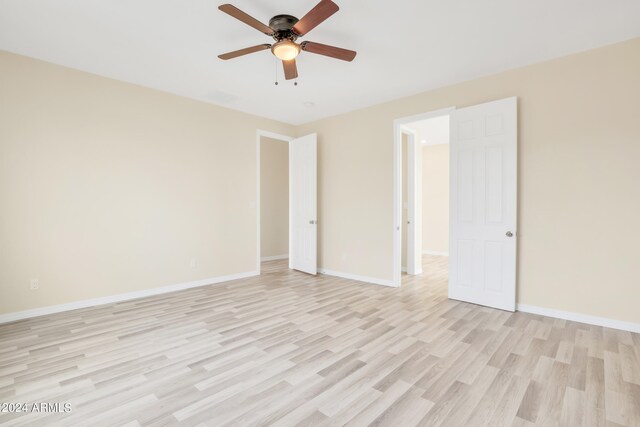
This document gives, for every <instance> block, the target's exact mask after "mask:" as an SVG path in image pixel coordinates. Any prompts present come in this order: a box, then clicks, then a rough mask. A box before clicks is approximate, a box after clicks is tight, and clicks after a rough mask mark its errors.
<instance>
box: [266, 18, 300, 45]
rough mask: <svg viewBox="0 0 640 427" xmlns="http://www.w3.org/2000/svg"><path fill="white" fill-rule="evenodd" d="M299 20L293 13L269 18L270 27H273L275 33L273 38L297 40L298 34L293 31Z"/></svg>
mask: <svg viewBox="0 0 640 427" xmlns="http://www.w3.org/2000/svg"><path fill="white" fill-rule="evenodd" d="M297 22H298V18H296V17H295V16H291V15H276V16H274V17H273V18H271V19H270V20H269V27H271V28H272V29H273V30H274V31H275V33H274V34H273V38H274V39H276V40H284V39H289V40H292V41H293V40H295V39H296V38H297V35H296V34H295V33H294V32H293V30H292V28H293V26H294V25H296V23H297Z"/></svg>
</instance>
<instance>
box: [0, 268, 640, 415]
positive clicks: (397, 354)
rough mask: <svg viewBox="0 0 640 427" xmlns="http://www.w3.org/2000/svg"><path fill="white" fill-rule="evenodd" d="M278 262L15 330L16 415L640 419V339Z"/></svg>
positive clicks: (0, 337) (7, 349)
mask: <svg viewBox="0 0 640 427" xmlns="http://www.w3.org/2000/svg"><path fill="white" fill-rule="evenodd" d="M423 271H424V273H423V274H422V275H420V276H405V277H404V278H403V286H402V288H400V289H395V288H387V287H382V286H376V285H371V284H365V283H360V282H356V281H353V280H347V279H341V278H335V277H330V276H322V275H319V276H317V277H314V276H309V275H306V274H303V273H299V272H295V271H291V270H288V269H287V266H286V261H272V262H267V263H264V264H263V272H262V275H261V276H259V277H253V278H248V279H243V280H236V281H232V282H227V283H222V284H216V285H212V286H204V287H200V288H194V289H189V290H185V291H180V292H175V293H172V294H164V295H159V296H155V297H149V298H143V299H138V300H133V301H126V302H121V303H117V304H110V305H104V306H99V307H93V308H87V309H82V310H75V311H70V312H65V313H58V314H54V315H50V316H44V317H39V318H33V319H28V320H22V321H18V322H13V323H8V324H4V325H0V402H11V403H29V404H33V403H38V402H49V403H61V404H64V403H69V404H71V408H72V412H70V413H37V412H32V413H7V412H5V413H0V424H2V425H7V426H9V425H29V426H33V425H35V426H37V425H52V424H53V425H60V426H101V425H104V426H113V425H127V426H167V425H177V424H180V425H185V426H252V425H256V426H257V425H277V426H291V425H300V426H305V425H306V426H342V425H351V426H366V425H372V426H413V425H423V426H483V425H488V426H494V425H513V426H534V425H561V426H578V425H585V426H607V425H608V426H613V425H622V426H638V425H640V335H638V334H633V333H629V332H624V331H617V330H613V329H607V328H602V327H598V326H590V325H585V324H580V323H575V322H570V321H565V320H560V319H552V318H547V317H544V316H536V315H531V314H524V313H508V312H504V311H500V310H493V309H490V308H486V307H481V306H477V305H473V304H467V303H463V302H458V301H452V300H449V299H447V259H446V258H443V257H433V256H425V257H424V260H423Z"/></svg>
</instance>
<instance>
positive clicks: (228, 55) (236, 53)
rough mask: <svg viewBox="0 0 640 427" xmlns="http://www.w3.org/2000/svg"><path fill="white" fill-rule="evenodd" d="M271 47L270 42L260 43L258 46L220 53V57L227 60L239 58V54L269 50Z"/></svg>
mask: <svg viewBox="0 0 640 427" xmlns="http://www.w3.org/2000/svg"><path fill="white" fill-rule="evenodd" d="M270 47H271V45H270V44H259V45H257V46H251V47H245V48H244V49H240V50H234V51H233V52H227V53H223V54H222V55H218V58H220V59H224V60H225V61H226V60H227V59H233V58H237V57H238V56H242V55H248V54H250V53H253V52H260V51H261V50H267V49H269V48H270Z"/></svg>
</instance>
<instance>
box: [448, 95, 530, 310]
mask: <svg viewBox="0 0 640 427" xmlns="http://www.w3.org/2000/svg"><path fill="white" fill-rule="evenodd" d="M450 127H451V128H450V132H451V141H450V150H451V160H450V162H451V163H450V165H451V172H450V173H451V175H450V176H451V198H450V256H449V297H450V298H452V299H458V300H462V301H467V302H472V303H475V304H482V305H486V306H490V307H495V308H500V309H503V310H509V311H514V310H515V302H516V238H517V234H516V207H517V194H516V189H517V181H516V180H517V168H516V166H517V99H516V98H508V99H504V100H500V101H495V102H489V103H487V104H481V105H476V106H473V107H468V108H462V109H459V110H456V111H454V112H453V113H451V121H450Z"/></svg>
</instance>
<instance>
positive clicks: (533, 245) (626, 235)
mask: <svg viewBox="0 0 640 427" xmlns="http://www.w3.org/2000/svg"><path fill="white" fill-rule="evenodd" d="M510 96H517V97H518V98H519V123H520V125H519V185H518V190H519V213H518V221H519V245H518V251H519V252H518V290H517V299H518V302H519V303H522V304H530V305H535V306H541V307H547V308H553V309H558V310H566V311H572V312H578V313H584V314H589V315H594V316H602V317H608V318H613V319H619V320H625V321H631V322H639V323H640V310H638V304H637V302H638V301H640V286H638V283H639V282H638V269H637V263H638V248H637V246H636V243H637V242H638V241H639V240H640V223H639V222H638V221H637V220H636V218H638V217H639V216H640V197H638V187H639V183H640V167H639V166H638V162H639V161H640V160H639V159H640V119H639V118H640V39H634V40H631V41H628V42H625V43H620V44H616V45H612V46H608V47H605V48H600V49H596V50H592V51H588V52H584V53H580V54H577V55H572V56H568V57H564V58H560V59H557V60H553V61H550V62H545V63H541V64H536V65H532V66H527V67H524V68H520V69H516V70H512V71H508V72H504V73H501V74H497V75H492V76H489V77H484V78H480V79H477V80H473V81H469V82H465V83H461V84H457V85H454V86H450V87H445V88H442V89H438V90H433V91H430V92H425V93H422V94H419V95H415V96H412V97H409V98H404V99H399V100H396V101H393V102H389V103H385V104H381V105H377V106H374V107H370V108H366V109H362V110H358V111H354V112H351V113H348V114H343V115H340V116H336V117H332V118H328V119H324V120H320V121H317V122H314V123H309V124H306V125H304V126H300V127H298V130H297V132H298V134H300V135H301V134H306V133H310V132H318V138H319V142H318V149H319V156H320V159H321V162H320V167H319V172H318V173H319V185H320V188H321V189H322V190H321V192H320V195H319V207H320V208H319V209H320V217H321V218H323V223H324V226H323V227H321V228H320V234H321V242H322V244H321V246H320V263H321V264H320V265H321V266H322V267H324V268H326V269H329V270H334V271H341V272H348V273H351V274H359V275H363V276H370V277H377V278H383V279H387V280H391V279H392V271H393V270H392V267H393V266H392V259H393V257H392V254H393V233H394V228H393V216H392V213H393V212H392V209H393V120H394V119H396V118H399V117H405V116H410V115H414V114H419V113H423V112H427V111H433V110H437V109H441V108H445V107H450V106H457V107H465V106H470V105H474V104H479V103H483V102H487V101H492V100H496V99H501V98H506V97H510Z"/></svg>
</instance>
